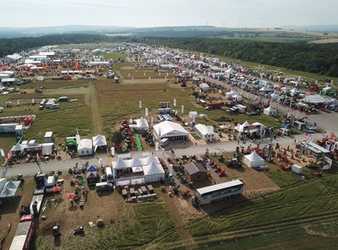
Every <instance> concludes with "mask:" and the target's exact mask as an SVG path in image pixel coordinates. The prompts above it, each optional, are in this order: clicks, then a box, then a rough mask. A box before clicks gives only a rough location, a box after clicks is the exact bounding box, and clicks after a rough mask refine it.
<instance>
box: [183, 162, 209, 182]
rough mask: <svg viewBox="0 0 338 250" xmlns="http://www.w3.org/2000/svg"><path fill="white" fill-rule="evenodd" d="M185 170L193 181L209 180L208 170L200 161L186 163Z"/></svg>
mask: <svg viewBox="0 0 338 250" xmlns="http://www.w3.org/2000/svg"><path fill="white" fill-rule="evenodd" d="M184 171H185V174H186V176H187V177H188V179H189V180H190V181H191V182H192V183H201V182H204V181H206V180H208V174H207V171H206V169H205V168H204V167H203V166H202V165H201V164H200V163H194V162H190V163H188V164H186V165H184Z"/></svg>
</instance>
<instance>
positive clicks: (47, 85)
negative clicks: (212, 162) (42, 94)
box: [21, 80, 89, 89]
mask: <svg viewBox="0 0 338 250" xmlns="http://www.w3.org/2000/svg"><path fill="white" fill-rule="evenodd" d="M88 85H89V81H86V80H45V81H33V82H31V83H28V84H25V85H22V86H21V89H34V88H40V87H43V89H61V88H63V89H71V88H80V87H88Z"/></svg>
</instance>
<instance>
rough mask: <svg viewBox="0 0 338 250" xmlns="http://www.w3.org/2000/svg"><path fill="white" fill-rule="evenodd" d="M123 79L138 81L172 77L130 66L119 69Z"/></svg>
mask: <svg viewBox="0 0 338 250" xmlns="http://www.w3.org/2000/svg"><path fill="white" fill-rule="evenodd" d="M119 72H120V74H121V75H122V77H123V79H126V80H132V79H135V80H138V79H164V78H167V79H172V78H173V77H174V75H173V74H171V73H164V72H156V71H155V70H154V69H137V68H134V67H131V66H124V67H121V68H120V69H119Z"/></svg>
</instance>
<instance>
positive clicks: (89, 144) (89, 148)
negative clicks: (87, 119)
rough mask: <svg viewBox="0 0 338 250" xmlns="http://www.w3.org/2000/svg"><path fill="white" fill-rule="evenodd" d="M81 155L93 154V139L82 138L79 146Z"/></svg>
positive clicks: (78, 150) (78, 149)
mask: <svg viewBox="0 0 338 250" xmlns="http://www.w3.org/2000/svg"><path fill="white" fill-rule="evenodd" d="M77 152H78V154H79V156H89V155H93V153H94V152H93V141H92V140H90V139H81V140H79V144H78V146H77Z"/></svg>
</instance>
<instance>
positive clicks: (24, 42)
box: [0, 34, 107, 57]
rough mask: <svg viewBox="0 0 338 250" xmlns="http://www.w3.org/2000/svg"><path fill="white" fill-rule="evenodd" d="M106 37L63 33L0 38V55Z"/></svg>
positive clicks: (101, 39) (103, 39) (89, 41)
mask: <svg viewBox="0 0 338 250" xmlns="http://www.w3.org/2000/svg"><path fill="white" fill-rule="evenodd" d="M106 39H107V38H106V37H105V36H101V35H90V34H63V35H47V36H40V37H23V38H9V39H0V57H4V56H6V55H9V54H13V53H16V52H21V51H23V50H28V49H32V48H38V47H41V46H46V45H53V44H72V43H75V44H76V43H94V42H100V41H105V40H106Z"/></svg>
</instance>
